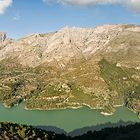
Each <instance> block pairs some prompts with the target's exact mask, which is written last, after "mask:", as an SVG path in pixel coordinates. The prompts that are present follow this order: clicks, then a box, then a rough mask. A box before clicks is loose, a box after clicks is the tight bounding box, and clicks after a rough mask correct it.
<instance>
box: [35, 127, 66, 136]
mask: <svg viewBox="0 0 140 140" xmlns="http://www.w3.org/2000/svg"><path fill="white" fill-rule="evenodd" d="M34 128H39V129H42V130H46V131H49V132H55V133H57V134H65V135H67V132H66V131H65V130H63V129H61V128H58V127H55V126H34Z"/></svg>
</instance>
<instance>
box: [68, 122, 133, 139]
mask: <svg viewBox="0 0 140 140" xmlns="http://www.w3.org/2000/svg"><path fill="white" fill-rule="evenodd" d="M130 124H135V122H131V121H129V122H124V121H122V120H120V121H119V122H118V123H111V122H108V123H105V124H99V125H96V126H89V127H84V128H80V129H75V130H73V131H71V132H70V133H68V134H69V136H72V137H75V136H79V135H82V134H85V133H87V132H88V131H92V132H93V131H100V130H102V129H103V128H112V127H113V128H114V127H119V126H127V125H130Z"/></svg>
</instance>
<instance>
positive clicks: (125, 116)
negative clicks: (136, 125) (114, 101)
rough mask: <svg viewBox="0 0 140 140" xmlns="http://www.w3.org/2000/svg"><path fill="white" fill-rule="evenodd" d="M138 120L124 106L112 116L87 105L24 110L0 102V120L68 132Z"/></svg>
mask: <svg viewBox="0 0 140 140" xmlns="http://www.w3.org/2000/svg"><path fill="white" fill-rule="evenodd" d="M120 120H122V121H125V122H127V121H134V122H137V121H140V119H139V118H138V116H137V115H136V114H134V113H133V112H131V111H129V110H128V109H127V108H125V107H119V108H117V110H116V112H115V113H114V115H112V116H103V115H101V114H100V113H99V111H97V110H91V109H89V108H88V107H83V108H80V109H76V110H74V109H65V110H52V111H39V110H37V111H26V110H24V106H23V104H20V105H19V106H18V107H14V108H12V109H7V108H5V107H4V106H3V105H1V104H0V121H10V122H16V123H22V124H29V125H39V126H40V125H43V126H44V125H45V126H46V125H51V126H56V127H59V128H62V129H64V130H65V131H67V132H70V131H72V130H74V129H77V128H82V127H85V126H92V125H97V124H104V123H108V122H112V123H115V122H118V121H120Z"/></svg>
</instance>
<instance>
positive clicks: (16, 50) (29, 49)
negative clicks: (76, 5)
mask: <svg viewBox="0 0 140 140" xmlns="http://www.w3.org/2000/svg"><path fill="white" fill-rule="evenodd" d="M122 30H123V28H122V26H121V25H105V26H100V27H97V28H75V27H73V28H68V27H65V28H63V29H61V30H59V31H58V32H54V33H49V34H33V35H30V36H27V37H25V38H22V39H20V40H17V41H15V42H13V43H12V44H10V47H5V48H4V49H3V50H1V51H0V60H3V59H5V58H7V57H17V58H18V61H19V63H21V64H22V65H25V66H31V67H36V66H38V65H40V64H43V63H53V62H54V61H57V62H58V63H59V62H62V61H63V62H64V63H68V62H69V61H70V60H71V59H81V58H84V59H87V58H89V57H90V56H92V55H94V54H96V53H98V52H99V51H101V50H102V49H103V48H105V47H106V46H107V44H108V43H109V41H110V40H112V39H113V38H115V37H116V36H117V35H118V34H119V33H120V32H121V31H122ZM3 39H4V36H3ZM3 39H2V40H3Z"/></svg>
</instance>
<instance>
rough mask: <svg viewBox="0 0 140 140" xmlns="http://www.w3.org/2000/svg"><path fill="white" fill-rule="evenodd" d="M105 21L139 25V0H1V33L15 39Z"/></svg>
mask: <svg viewBox="0 0 140 140" xmlns="http://www.w3.org/2000/svg"><path fill="white" fill-rule="evenodd" d="M104 24H140V0H0V32H6V33H7V36H8V37H11V38H15V39H18V38H20V37H23V36H25V35H28V34H32V33H48V32H53V31H57V30H59V29H61V28H63V27H65V26H70V27H73V26H74V27H95V26H98V25H104Z"/></svg>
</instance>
